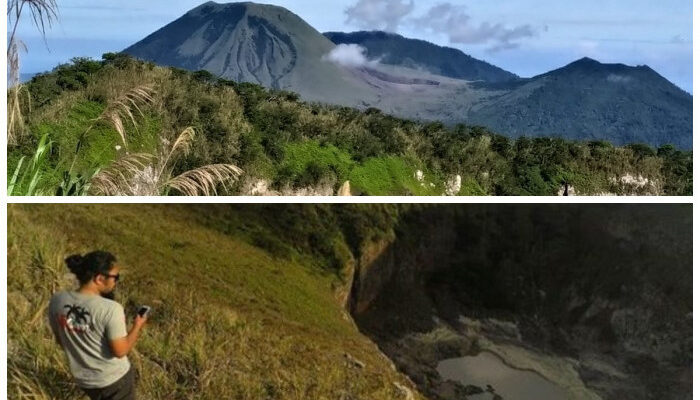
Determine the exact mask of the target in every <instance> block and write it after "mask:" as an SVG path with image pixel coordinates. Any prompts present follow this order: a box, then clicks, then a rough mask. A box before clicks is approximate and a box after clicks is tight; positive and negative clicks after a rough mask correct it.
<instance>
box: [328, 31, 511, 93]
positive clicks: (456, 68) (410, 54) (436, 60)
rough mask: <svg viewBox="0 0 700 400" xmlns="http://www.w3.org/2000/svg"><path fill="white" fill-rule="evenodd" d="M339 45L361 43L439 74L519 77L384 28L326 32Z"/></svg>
mask: <svg viewBox="0 0 700 400" xmlns="http://www.w3.org/2000/svg"><path fill="white" fill-rule="evenodd" d="M324 35H325V36H326V37H327V38H329V39H330V40H332V41H333V43H335V44H351V43H352V44H357V45H360V46H362V47H364V48H366V49H367V56H368V57H369V58H370V59H381V62H382V63H384V64H389V65H398V66H402V67H407V68H413V69H419V70H426V71H429V72H430V73H432V74H435V75H442V76H446V77H449V78H457V79H464V80H467V81H485V82H506V81H512V80H515V79H518V76H517V75H515V74H513V73H511V72H508V71H505V70H503V69H501V68H498V67H497V66H495V65H492V64H489V63H487V62H485V61H481V60H478V59H476V58H474V57H472V56H470V55H468V54H464V52H462V51H460V50H458V49H454V48H450V47H444V46H438V45H436V44H433V43H430V42H427V41H425V40H419V39H409V38H405V37H403V36H401V35H398V34H396V33H389V32H382V31H372V32H366V31H360V32H351V33H344V32H326V33H324Z"/></svg>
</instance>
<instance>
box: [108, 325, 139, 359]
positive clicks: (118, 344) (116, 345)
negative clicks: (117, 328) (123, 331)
mask: <svg viewBox="0 0 700 400" xmlns="http://www.w3.org/2000/svg"><path fill="white" fill-rule="evenodd" d="M146 319H147V318H146V317H142V316H140V315H137V316H136V318H134V325H133V326H132V327H131V330H130V331H129V333H128V334H127V335H126V336H125V337H122V338H119V339H112V340H110V342H109V346H110V348H111V349H112V354H114V356H115V357H117V358H121V357H124V356H126V355H127V354H129V352H130V351H131V349H133V348H134V345H135V344H136V341H137V340H138V338H139V334H140V333H141V328H143V325H144V324H145V323H146Z"/></svg>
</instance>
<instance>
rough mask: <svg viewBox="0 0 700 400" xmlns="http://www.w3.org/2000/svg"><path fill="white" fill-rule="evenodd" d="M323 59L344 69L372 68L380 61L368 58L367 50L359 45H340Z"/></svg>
mask: <svg viewBox="0 0 700 400" xmlns="http://www.w3.org/2000/svg"><path fill="white" fill-rule="evenodd" d="M323 59H324V60H326V61H330V62H332V63H334V64H338V65H341V66H343V67H353V68H359V67H364V66H367V65H369V66H371V65H374V64H376V63H378V62H379V61H378V60H369V59H368V58H367V49H366V48H364V47H362V46H360V45H357V44H354V43H353V44H339V45H337V46H336V47H335V48H334V49H333V50H331V51H330V53H328V54H326V55H325V56H323Z"/></svg>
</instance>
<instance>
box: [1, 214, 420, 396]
mask: <svg viewBox="0 0 700 400" xmlns="http://www.w3.org/2000/svg"><path fill="white" fill-rule="evenodd" d="M322 212H323V210H315V209H311V208H307V209H297V213H298V214H300V215H303V216H304V217H305V218H304V220H301V219H297V220H295V224H294V225H295V226H297V228H296V231H297V233H298V234H299V235H298V238H299V239H298V240H300V241H301V240H308V238H309V235H310V233H306V234H304V232H303V231H302V229H304V228H303V227H302V225H304V224H303V221H306V225H305V226H306V227H307V229H312V228H315V227H318V226H319V223H318V221H316V226H315V227H314V225H313V224H314V218H313V217H314V216H315V215H317V214H316V213H319V214H320V215H322V214H321V213H322ZM256 215H259V214H258V213H256V212H255V210H254V209H248V210H246V209H245V207H239V209H238V210H236V208H230V207H228V206H220V207H207V208H206V209H202V207H199V208H198V207H197V206H184V205H174V206H165V207H164V206H158V205H150V206H149V205H123V206H113V205H95V206H66V205H26V206H25V205H22V206H20V205H12V206H10V208H9V224H8V261H9V265H8V299H9V304H8V313H9V314H8V321H10V323H9V326H8V336H9V337H8V368H9V369H8V371H9V372H8V378H9V382H8V390H9V398H10V399H19V398H60V399H65V400H70V399H76V400H77V399H80V398H82V397H81V396H80V395H79V392H78V391H77V389H76V388H75V387H74V386H73V385H72V384H70V383H69V382H70V376H69V373H68V371H67V364H66V363H65V362H64V360H63V356H62V354H61V353H60V349H59V347H58V346H57V345H56V344H55V342H54V341H53V340H52V338H51V333H50V331H49V328H48V325H47V324H46V323H45V321H44V318H43V315H44V314H43V313H44V311H45V307H46V304H47V302H48V299H49V297H50V295H51V293H52V292H53V291H54V290H57V289H59V288H64V287H72V285H73V281H72V278H71V275H70V274H68V273H67V269H66V268H65V265H64V264H63V261H62V260H63V259H64V257H66V256H67V255H68V254H72V253H74V252H85V251H89V250H94V249H108V250H109V251H111V252H113V253H114V254H115V255H116V256H117V258H118V261H119V262H120V263H121V265H122V266H123V267H124V268H123V274H122V275H123V279H122V281H120V282H119V287H118V289H117V292H118V295H117V299H118V300H119V301H120V302H122V303H123V304H125V309H126V311H127V313H128V314H129V317H128V318H129V319H131V318H132V317H133V313H134V312H135V310H136V309H137V307H138V305H140V304H150V305H152V306H153V309H154V312H153V314H152V317H151V319H150V322H149V324H148V326H147V328H146V330H145V333H144V335H143V337H142V338H141V340H140V342H139V344H138V346H137V351H136V352H135V353H133V354H132V356H131V360H132V361H133V362H134V364H135V366H136V368H137V371H138V374H139V377H140V379H139V383H138V388H139V394H140V397H141V398H148V399H173V398H197V399H246V400H247V399H299V400H302V399H304V400H305V399H309V398H319V399H320V398H333V399H337V398H362V399H378V400H379V399H401V400H403V399H405V398H407V393H408V387H409V386H410V383H409V382H408V381H407V380H406V379H405V378H403V377H402V376H401V375H400V374H398V373H396V372H394V371H393V370H392V368H391V363H390V362H389V361H387V359H386V358H384V357H383V356H382V355H381V354H380V353H379V351H378V350H377V348H376V346H375V345H374V344H373V343H372V342H371V341H369V340H368V339H367V338H365V337H364V336H362V335H361V334H360V333H359V332H358V331H357V330H356V328H355V327H354V325H353V323H352V320H351V319H350V318H349V317H348V315H347V313H346V312H345V311H344V309H343V304H342V301H341V299H340V298H339V297H338V296H339V292H340V289H338V290H334V289H333V288H334V287H337V288H342V286H343V284H344V283H343V282H344V280H343V278H342V274H341V271H339V270H336V269H335V266H333V265H329V264H328V263H327V262H326V261H324V259H323V258H322V257H321V256H314V254H313V253H311V252H310V253H309V254H304V253H303V252H300V251H297V250H294V249H292V248H291V246H289V244H288V242H285V240H288V239H285V238H283V237H278V236H274V233H273V232H270V231H268V230H266V228H265V225H264V220H262V219H261V217H260V216H258V217H256ZM287 218H288V219H290V218H291V217H290V216H288V217H287ZM316 218H318V217H316ZM289 228H291V227H288V229H289ZM321 228H324V227H323V226H321ZM325 229H326V230H329V231H330V232H333V231H332V229H329V227H325ZM266 237H267V238H268V239H267V241H265V238H266ZM143 238H148V243H147V246H146V247H144V242H143ZM315 251H318V250H317V249H315ZM346 354H348V355H350V357H352V358H350V359H348V358H347V357H346ZM349 360H356V361H359V362H361V363H362V365H363V366H362V367H358V366H357V365H355V364H353V362H351V361H349ZM414 396H415V397H414V398H415V399H419V398H421V397H420V396H419V394H418V393H415V394H414Z"/></svg>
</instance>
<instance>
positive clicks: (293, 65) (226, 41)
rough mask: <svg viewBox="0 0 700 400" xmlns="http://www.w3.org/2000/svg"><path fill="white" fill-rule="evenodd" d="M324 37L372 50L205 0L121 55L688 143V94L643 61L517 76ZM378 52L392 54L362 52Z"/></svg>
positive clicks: (516, 127) (506, 130)
mask: <svg viewBox="0 0 700 400" xmlns="http://www.w3.org/2000/svg"><path fill="white" fill-rule="evenodd" d="M328 37H330V38H332V39H333V40H335V41H336V42H337V43H340V44H341V45H343V46H348V43H350V44H354V45H357V44H359V45H366V47H367V51H368V54H366V55H365V56H363V55H361V54H354V55H353V60H352V63H343V62H341V61H340V60H341V59H342V57H341V58H340V59H339V58H337V57H336V58H333V57H330V58H329V54H331V52H332V51H334V50H336V45H335V44H334V43H333V42H332V41H331V40H329V39H328V38H327V37H325V36H323V35H322V34H320V33H319V32H318V31H316V30H315V29H314V28H313V27H311V26H310V25H309V24H307V23H306V22H305V21H304V20H302V19H301V18H300V17H299V16H297V15H295V14H293V13H292V12H290V11H288V10H286V9H284V8H281V7H277V6H271V5H260V4H255V3H230V4H218V3H214V2H208V3H205V4H203V5H201V6H199V7H197V8H195V9H193V10H191V11H190V12H188V13H187V14H185V15H183V16H182V17H181V18H179V19H177V20H175V21H173V22H172V23H170V24H168V25H166V26H165V27H163V28H162V29H159V30H158V31H156V32H154V33H153V34H151V35H149V36H148V37H146V38H145V39H143V40H141V41H139V42H138V43H136V44H134V45H132V46H130V47H129V48H127V49H125V50H124V52H125V53H128V54H130V55H133V56H135V57H137V58H140V59H144V60H148V61H153V62H155V63H158V64H161V65H169V66H175V67H179V68H185V69H189V70H207V71H209V72H211V73H212V74H214V75H216V76H217V77H222V78H226V79H231V80H236V81H244V82H253V83H258V84H261V85H264V86H267V87H270V88H274V89H284V90H289V91H293V92H297V93H299V94H300V95H301V96H302V98H303V99H305V100H310V101H320V102H325V103H331V104H338V105H343V106H351V107H358V108H367V107H375V108H378V109H380V110H382V111H384V112H387V113H389V114H392V115H396V116H399V117H404V118H410V119H419V120H432V121H435V120H439V121H442V122H445V123H449V124H457V123H468V124H471V125H484V126H487V127H489V128H491V129H492V130H494V131H495V132H497V133H500V134H504V135H507V136H510V137H519V136H523V135H526V136H557V137H564V138H568V139H585V140H606V141H609V142H611V143H613V144H618V145H620V144H629V143H646V144H649V145H652V146H660V145H663V144H667V143H670V144H673V145H675V146H676V147H679V148H682V149H690V148H691V147H692V96H691V95H690V94H688V93H686V92H684V91H683V90H681V89H679V88H678V87H676V86H674V85H673V84H672V83H670V82H669V81H667V80H666V79H664V78H663V77H662V76H660V75H659V74H657V73H656V72H655V71H653V70H652V69H651V68H649V67H647V66H642V67H629V66H625V65H621V64H602V63H599V62H597V61H595V60H591V59H588V58H584V59H581V60H579V61H576V62H574V63H571V64H569V65H567V66H565V67H563V68H560V69H557V70H555V71H551V72H548V73H545V74H543V75H539V76H536V77H533V78H529V79H520V78H518V77H516V76H515V75H513V74H511V73H509V72H507V71H504V70H502V69H500V68H497V67H495V66H493V65H490V64H487V63H484V62H482V61H479V60H475V59H473V58H472V57H469V56H467V55H466V54H464V53H462V52H460V51H458V50H455V49H448V48H441V47H438V46H434V45H431V44H430V43H427V42H423V41H412V40H409V39H405V38H401V37H397V36H395V35H389V34H383V33H381V32H380V33H376V32H374V33H364V34H349V35H343V34H338V33H332V34H328ZM385 50H386V51H385ZM379 52H382V56H384V58H385V61H386V62H385V63H382V62H376V60H363V58H369V59H371V58H372V57H373V56H374V55H378V54H379ZM384 53H386V54H384ZM331 59H333V60H334V61H331Z"/></svg>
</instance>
